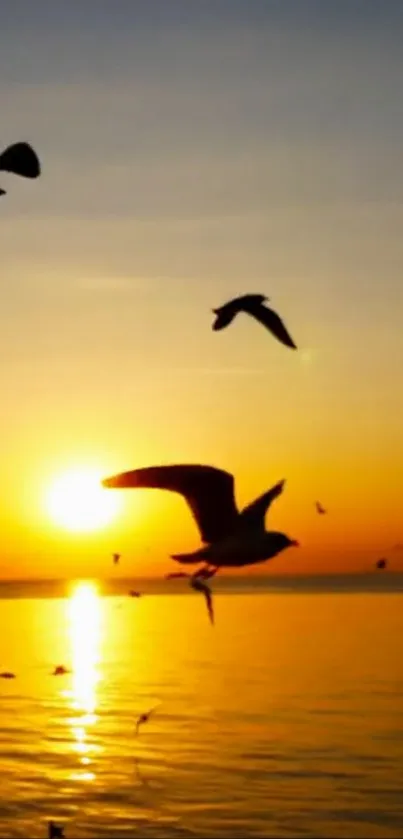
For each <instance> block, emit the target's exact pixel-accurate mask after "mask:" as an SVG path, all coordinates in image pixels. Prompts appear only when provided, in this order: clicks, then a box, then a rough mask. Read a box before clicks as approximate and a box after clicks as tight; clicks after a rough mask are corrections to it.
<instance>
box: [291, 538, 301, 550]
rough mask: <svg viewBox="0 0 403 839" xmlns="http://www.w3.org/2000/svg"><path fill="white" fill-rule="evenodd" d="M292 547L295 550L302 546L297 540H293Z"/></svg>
mask: <svg viewBox="0 0 403 839" xmlns="http://www.w3.org/2000/svg"><path fill="white" fill-rule="evenodd" d="M291 545H292V547H293V548H299V547H300V544H299V542H298V541H297V540H296V539H291Z"/></svg>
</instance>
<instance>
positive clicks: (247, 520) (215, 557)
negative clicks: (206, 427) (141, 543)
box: [102, 464, 298, 569]
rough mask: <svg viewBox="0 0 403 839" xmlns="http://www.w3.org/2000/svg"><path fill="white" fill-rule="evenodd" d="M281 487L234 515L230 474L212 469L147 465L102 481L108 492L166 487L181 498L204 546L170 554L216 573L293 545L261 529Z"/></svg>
mask: <svg viewBox="0 0 403 839" xmlns="http://www.w3.org/2000/svg"><path fill="white" fill-rule="evenodd" d="M284 483H285V481H280V482H279V483H278V484H276V485H275V486H273V487H272V488H271V489H269V490H268V491H267V492H265V493H263V495H261V496H259V498H257V499H256V500H255V501H253V502H252V503H251V504H249V505H248V506H247V507H245V508H244V509H243V510H242V511H241V512H239V511H238V509H237V507H236V503H235V498H234V476H233V475H231V474H230V473H229V472H224V471H223V470H222V469H216V468H214V467H213V466H201V465H198V464H197V465H194V464H179V465H172V466H151V467H148V468H144V469H134V470H133V471H131V472H123V473H121V474H119V475H114V476H113V477H111V478H105V479H104V480H103V481H102V485H103V486H104V487H107V488H110V489H129V488H149V489H165V490H169V491H171V492H177V493H179V494H180V495H183V496H184V498H185V500H186V501H187V503H188V505H189V507H190V509H191V511H192V514H193V517H194V519H195V521H196V523H197V525H198V528H199V531H200V536H201V540H202V542H203V543H204V547H202V548H200V549H199V550H197V551H194V552H193V553H186V554H172V555H171V556H172V559H175V560H176V561H177V562H180V563H182V564H195V563H204V565H205V566H207V567H210V566H214V567H215V568H216V569H219V568H225V567H226V568H231V567H241V566H244V565H253V564H255V563H256V562H264V561H265V560H267V559H271V558H272V557H273V556H276V554H279V553H280V552H281V551H283V550H284V549H285V548H289V547H291V546H294V545H295V546H298V542H296V541H295V540H294V539H290V538H289V537H288V536H286V534H285V533H279V532H277V531H266V530H265V514H266V512H267V510H268V508H269V507H270V504H271V503H272V501H274V499H275V498H277V496H279V495H280V494H281V493H282V491H283V488H284Z"/></svg>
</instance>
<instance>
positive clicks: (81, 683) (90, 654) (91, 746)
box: [68, 583, 102, 781]
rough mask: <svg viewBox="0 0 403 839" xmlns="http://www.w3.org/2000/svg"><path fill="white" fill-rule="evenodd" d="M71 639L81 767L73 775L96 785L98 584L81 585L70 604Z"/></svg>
mask: <svg viewBox="0 0 403 839" xmlns="http://www.w3.org/2000/svg"><path fill="white" fill-rule="evenodd" d="M68 619H69V636H70V644H71V658H72V669H73V674H72V692H71V695H70V698H71V707H72V709H73V711H75V715H74V717H73V718H72V719H70V720H69V725H71V732H72V735H73V738H74V740H73V749H74V751H75V752H77V754H78V757H79V762H80V764H81V767H82V768H80V771H79V772H75V773H74V774H73V775H72V779H74V780H79V781H93V780H94V779H95V772H94V767H93V765H92V764H93V758H94V753H95V752H96V751H97V746H96V744H95V743H94V742H93V738H91V727H93V726H94V725H95V723H96V721H97V716H96V707H97V685H98V682H99V679H100V674H99V671H98V665H99V661H100V649H101V632H102V600H101V598H100V596H99V594H98V590H97V586H96V585H95V583H78V584H77V586H76V587H75V589H74V591H73V593H72V595H71V597H70V601H69V603H68Z"/></svg>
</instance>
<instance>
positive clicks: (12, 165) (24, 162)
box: [0, 143, 41, 195]
mask: <svg viewBox="0 0 403 839" xmlns="http://www.w3.org/2000/svg"><path fill="white" fill-rule="evenodd" d="M0 170H3V172H12V174H13V175H19V176H20V177H21V178H38V177H39V175H40V174H41V165H40V163H39V158H38V156H37V154H36V152H35V151H34V150H33V148H32V146H30V145H29V143H13V145H11V146H8V147H7V148H6V149H4V151H3V152H2V153H1V154H0ZM5 194H6V191H5V190H4V189H0V195H5Z"/></svg>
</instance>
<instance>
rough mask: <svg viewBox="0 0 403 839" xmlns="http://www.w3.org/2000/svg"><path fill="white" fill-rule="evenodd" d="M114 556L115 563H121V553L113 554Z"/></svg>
mask: <svg viewBox="0 0 403 839" xmlns="http://www.w3.org/2000/svg"><path fill="white" fill-rule="evenodd" d="M112 557H113V564H114V565H119V559H120V554H112Z"/></svg>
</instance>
